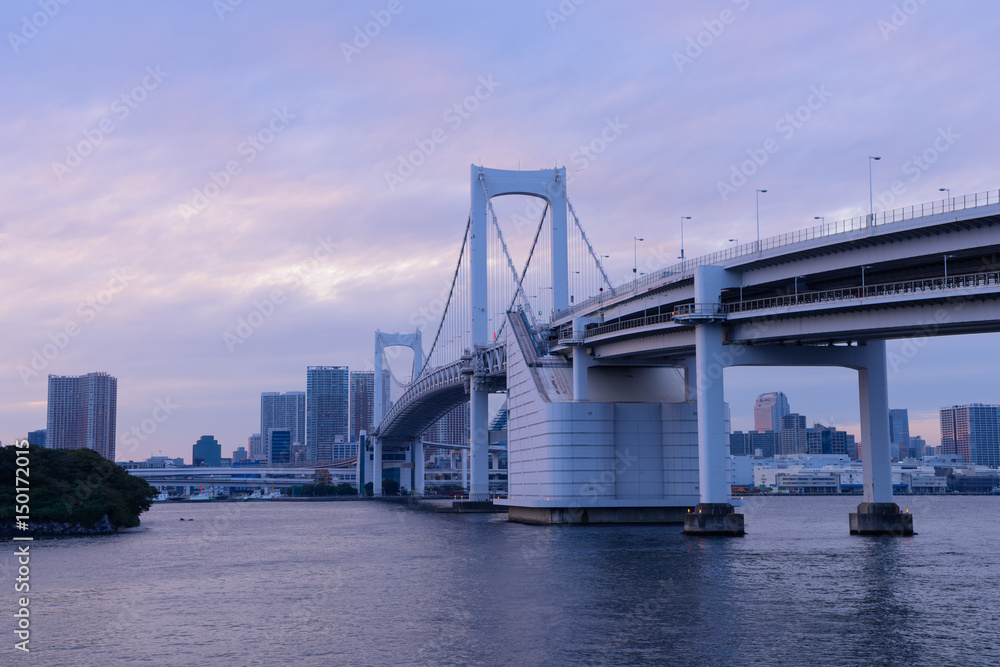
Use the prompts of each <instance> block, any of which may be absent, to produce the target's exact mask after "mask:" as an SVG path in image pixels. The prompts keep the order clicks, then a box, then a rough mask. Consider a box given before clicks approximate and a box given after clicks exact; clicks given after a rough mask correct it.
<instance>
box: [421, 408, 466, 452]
mask: <svg viewBox="0 0 1000 667" xmlns="http://www.w3.org/2000/svg"><path fill="white" fill-rule="evenodd" d="M424 440H427V441H428V442H440V443H442V444H445V445H468V444H469V404H468V403H462V404H461V405H459V406H457V407H454V408H452V409H451V410H450V411H449V412H447V413H446V414H445V416H444V417H441V419H439V420H437V421H436V422H434V423H433V424H432V425H431V427H430V428H428V429H427V431H425V432H424Z"/></svg>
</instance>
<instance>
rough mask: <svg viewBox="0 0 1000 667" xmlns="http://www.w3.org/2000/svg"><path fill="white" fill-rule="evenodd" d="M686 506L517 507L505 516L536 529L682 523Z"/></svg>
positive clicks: (509, 510) (512, 506)
mask: <svg viewBox="0 0 1000 667" xmlns="http://www.w3.org/2000/svg"><path fill="white" fill-rule="evenodd" d="M687 512H688V508H686V507H517V506H514V505H510V506H508V513H507V517H508V519H509V520H510V521H515V522H517V523H530V524H534V525H536V526H552V525H586V524H601V523H604V524H608V523H683V522H684V516H685V515H686V514H687Z"/></svg>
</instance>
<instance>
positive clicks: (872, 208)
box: [865, 155, 882, 227]
mask: <svg viewBox="0 0 1000 667" xmlns="http://www.w3.org/2000/svg"><path fill="white" fill-rule="evenodd" d="M881 159H882V157H881V156H875V155H869V156H868V215H869V220H871V222H872V224H874V223H875V195H874V190H873V189H872V160H881ZM865 226H866V227H867V225H865Z"/></svg>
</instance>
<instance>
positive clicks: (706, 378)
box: [684, 266, 888, 536]
mask: <svg viewBox="0 0 1000 667" xmlns="http://www.w3.org/2000/svg"><path fill="white" fill-rule="evenodd" d="M723 271H724V270H723V269H722V268H721V267H717V266H699V267H697V268H696V269H695V278H694V282H695V302H696V303H703V304H712V303H718V301H719V297H720V293H721V291H722V288H723V287H724V286H725V284H724V282H723V281H724V277H723V276H724V273H723ZM722 343H723V332H722V325H721V323H717V322H714V321H704V322H701V323H698V324H696V325H695V360H694V365H695V374H696V375H697V391H698V488H699V495H700V498H699V501H700V502H699V503H698V505H697V506H696V507H695V508H694V510H693V511H691V512H688V513H687V514H686V515H685V516H684V533H685V534H688V535H733V536H741V535H743V534H744V530H743V515H742V514H736V513H735V511H734V510H733V506H732V504H731V503H730V502H729V500H730V494H731V491H732V490H731V489H730V486H729V476H728V474H727V472H726V461H727V458H726V406H725V396H724V392H723V383H722V374H723V371H724V369H725V363H724V362H723V359H724V354H723V346H722ZM887 414H888V413H887Z"/></svg>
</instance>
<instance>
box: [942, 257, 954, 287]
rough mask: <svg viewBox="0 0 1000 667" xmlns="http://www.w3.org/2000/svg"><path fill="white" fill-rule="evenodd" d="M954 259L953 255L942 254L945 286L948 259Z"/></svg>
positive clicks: (946, 282)
mask: <svg viewBox="0 0 1000 667" xmlns="http://www.w3.org/2000/svg"><path fill="white" fill-rule="evenodd" d="M949 259H955V256H954V255H944V282H945V285H946V286H947V284H948V260H949Z"/></svg>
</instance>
